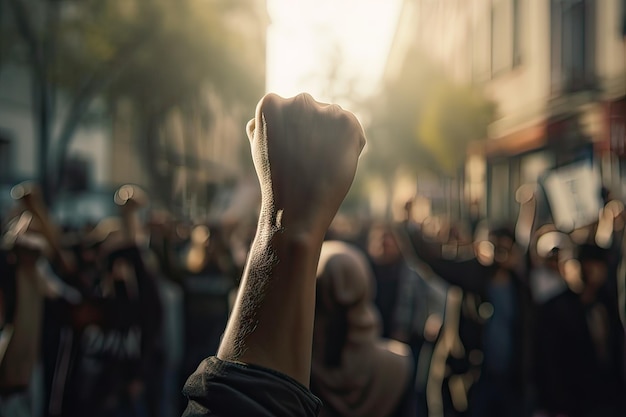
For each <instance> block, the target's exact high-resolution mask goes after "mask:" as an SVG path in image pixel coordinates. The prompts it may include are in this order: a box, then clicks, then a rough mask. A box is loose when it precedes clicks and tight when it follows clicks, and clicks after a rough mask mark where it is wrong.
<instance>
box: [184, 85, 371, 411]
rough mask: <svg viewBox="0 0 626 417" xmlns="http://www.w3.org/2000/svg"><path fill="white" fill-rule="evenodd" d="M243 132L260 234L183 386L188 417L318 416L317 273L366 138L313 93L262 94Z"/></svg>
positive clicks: (350, 117)
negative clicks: (312, 381) (219, 327)
mask: <svg viewBox="0 0 626 417" xmlns="http://www.w3.org/2000/svg"><path fill="white" fill-rule="evenodd" d="M247 132H248V137H249V138H250V143H251V147H252V157H253V161H254V166H255V168H256V172H257V175H258V177H259V182H260V185H261V193H262V204H261V211H260V216H259V221H258V226H257V234H256V237H255V240H254V242H253V244H252V247H251V249H250V255H249V257H248V262H247V266H246V269H245V272H244V274H243V277H242V280H241V284H240V287H239V288H240V289H239V294H238V297H237V301H236V302H235V305H234V307H233V311H232V314H231V316H230V319H229V322H228V326H227V327H226V331H225V333H224V337H223V339H222V342H221V344H220V348H219V350H218V353H217V356H216V357H211V358H208V359H206V360H204V361H203V362H202V363H201V364H200V366H199V367H198V369H197V370H196V372H195V373H194V374H193V375H192V376H191V377H190V378H189V380H188V381H187V384H186V386H185V389H184V392H185V394H186V395H187V396H188V398H189V404H188V407H187V410H186V412H185V415H187V416H192V415H205V416H207V415H215V416H315V415H317V414H318V412H319V410H320V407H321V403H320V401H319V399H317V398H316V397H315V396H314V395H312V394H311V392H310V391H309V389H308V388H307V387H308V385H309V378H310V372H311V351H312V339H313V321H314V314H315V285H316V279H315V278H316V277H315V275H316V269H317V264H318V260H319V255H320V250H321V247H322V242H323V240H324V235H325V233H326V230H327V229H328V226H329V225H330V223H331V221H332V219H333V217H334V216H335V214H336V213H337V210H338V208H339V205H340V204H341V202H342V201H343V199H344V197H345V195H346V193H347V192H348V189H349V188H350V185H351V184H352V180H353V178H354V174H355V171H356V166H357V161H358V157H359V154H360V152H361V150H362V149H363V146H364V144H365V138H364V133H363V129H362V127H361V125H360V124H359V122H358V120H357V119H356V117H355V116H354V115H353V114H351V113H349V112H346V111H344V110H342V109H341V108H340V107H339V106H336V105H326V104H322V103H318V102H316V101H314V100H313V98H312V97H311V96H309V95H308V94H301V95H298V96H296V97H295V98H291V99H283V98H281V97H279V96H277V95H274V94H269V95H266V96H265V97H263V98H262V99H261V101H260V102H259V104H258V106H257V109H256V115H255V117H254V119H253V120H252V121H250V123H248V126H247ZM197 331H199V332H201V331H203V329H202V328H198V329H197Z"/></svg>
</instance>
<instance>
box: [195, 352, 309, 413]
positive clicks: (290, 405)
mask: <svg viewBox="0 0 626 417" xmlns="http://www.w3.org/2000/svg"><path fill="white" fill-rule="evenodd" d="M183 394H184V395H185V396H186V397H187V398H188V400H189V403H188V405H187V409H186V410H185V412H184V414H183V416H184V417H196V416H219V417H241V416H255V417H315V416H317V415H318V413H319V411H320V408H321V401H320V400H319V399H318V398H317V397H316V396H314V395H313V394H312V393H311V392H310V391H309V390H308V389H307V388H306V387H305V386H303V385H302V384H300V383H298V382H297V381H295V380H294V379H292V378H290V377H288V376H287V375H284V374H281V373H280V372H277V371H274V370H271V369H267V368H263V367H260V366H255V365H248V364H240V363H234V362H227V361H222V360H220V359H218V358H216V357H210V358H207V359H205V360H204V361H202V363H201V364H200V366H199V367H198V369H197V370H196V371H195V372H194V373H193V374H192V375H191V376H190V377H189V379H188V380H187V383H186V384H185V387H184V389H183Z"/></svg>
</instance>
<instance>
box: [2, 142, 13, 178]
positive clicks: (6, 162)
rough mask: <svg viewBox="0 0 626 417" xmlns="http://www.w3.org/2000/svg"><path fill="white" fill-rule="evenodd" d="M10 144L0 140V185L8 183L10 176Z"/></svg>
mask: <svg viewBox="0 0 626 417" xmlns="http://www.w3.org/2000/svg"><path fill="white" fill-rule="evenodd" d="M10 153H11V142H9V141H8V140H7V139H2V138H0V184H1V183H8V182H9V179H10V175H11V155H10Z"/></svg>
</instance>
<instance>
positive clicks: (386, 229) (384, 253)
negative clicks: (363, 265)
mask: <svg viewBox="0 0 626 417" xmlns="http://www.w3.org/2000/svg"><path fill="white" fill-rule="evenodd" d="M367 253H368V255H369V256H370V257H371V258H372V260H373V261H374V262H376V263H378V264H389V263H393V262H396V261H397V260H398V259H400V257H401V252H400V248H399V246H398V243H397V241H396V238H395V236H394V234H393V230H392V229H391V226H390V225H388V224H386V223H378V224H375V225H373V226H372V227H371V229H370V231H369V233H368V236H367Z"/></svg>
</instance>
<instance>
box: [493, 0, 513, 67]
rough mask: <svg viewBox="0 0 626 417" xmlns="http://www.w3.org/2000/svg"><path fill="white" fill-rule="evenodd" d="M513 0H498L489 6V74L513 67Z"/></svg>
mask: <svg viewBox="0 0 626 417" xmlns="http://www.w3.org/2000/svg"><path fill="white" fill-rule="evenodd" d="M513 22H514V19H513V1H512V0H498V1H495V2H494V3H493V5H492V6H491V75H492V76H494V75H497V74H498V73H501V72H504V71H508V70H510V69H511V68H513V55H514V54H513V50H514V48H513V44H514V43H513V33H514V32H515V31H514V27H513V26H514V25H513Z"/></svg>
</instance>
